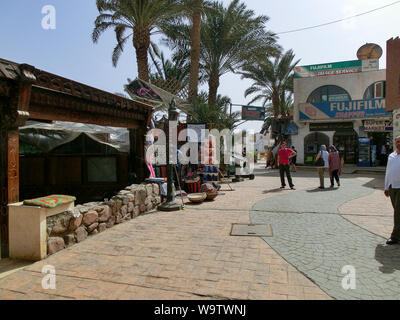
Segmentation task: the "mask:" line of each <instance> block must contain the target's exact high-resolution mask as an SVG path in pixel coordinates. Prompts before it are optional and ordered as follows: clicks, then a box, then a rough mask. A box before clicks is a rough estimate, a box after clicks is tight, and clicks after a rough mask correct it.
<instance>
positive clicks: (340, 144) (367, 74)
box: [291, 60, 392, 166]
mask: <svg viewBox="0 0 400 320" xmlns="http://www.w3.org/2000/svg"><path fill="white" fill-rule="evenodd" d="M378 69H379V67H378V60H354V61H345V62H339V63H328V64H322V65H315V66H305V67H297V68H296V73H295V80H294V105H295V109H294V122H295V123H296V124H297V126H298V128H299V132H298V134H297V135H293V136H292V137H291V139H292V144H293V145H294V146H296V149H297V151H298V156H297V162H298V163H300V164H312V163H313V157H315V155H316V154H317V152H318V151H319V149H320V146H321V145H322V144H325V145H326V146H327V147H328V146H329V145H331V144H333V145H335V146H336V147H337V148H338V150H339V151H340V154H341V157H343V158H344V162H345V163H351V164H360V165H366V166H367V165H375V164H378V165H379V164H384V160H382V161H379V160H380V159H382V155H381V152H382V151H385V149H386V148H388V142H389V143H390V141H391V140H390V139H391V134H392V132H391V131H392V128H391V127H392V125H391V123H392V118H391V114H390V113H387V112H386V110H385V86H386V81H385V80H386V70H378ZM359 138H369V139H370V143H369V144H370V146H369V149H368V147H365V146H364V145H363V141H361V144H360V143H359ZM365 141H368V140H365ZM365 141H364V142H365ZM360 146H361V147H360ZM382 146H385V147H384V148H382ZM367 149H368V151H367ZM371 150H372V152H371ZM375 151H376V152H375ZM387 151H388V150H387ZM367 154H368V156H369V158H368V156H367ZM367 158H368V159H367ZM375 159H377V161H375ZM359 161H361V162H360V163H359ZM361 163H364V164H361ZM368 163H369V164H368Z"/></svg>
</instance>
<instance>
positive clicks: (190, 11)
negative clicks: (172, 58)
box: [180, 0, 211, 101]
mask: <svg viewBox="0 0 400 320" xmlns="http://www.w3.org/2000/svg"><path fill="white" fill-rule="evenodd" d="M180 3H181V6H180V8H181V10H182V13H183V16H184V17H186V18H188V19H189V20H190V79H189V101H192V99H193V98H196V97H197V95H198V86H199V67H200V42H201V38H200V35H201V16H202V15H203V14H204V12H205V10H206V9H207V8H209V7H210V6H211V3H210V2H209V1H206V0H181V1H180Z"/></svg>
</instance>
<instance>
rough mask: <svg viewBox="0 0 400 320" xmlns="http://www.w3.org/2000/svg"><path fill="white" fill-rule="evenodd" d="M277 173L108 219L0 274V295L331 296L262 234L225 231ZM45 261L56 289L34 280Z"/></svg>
mask: <svg viewBox="0 0 400 320" xmlns="http://www.w3.org/2000/svg"><path fill="white" fill-rule="evenodd" d="M277 181H278V180H276V179H271V178H267V177H257V178H256V180H254V181H248V180H246V181H244V182H242V183H238V184H234V185H232V186H233V187H234V188H235V191H234V192H224V193H225V195H221V196H220V197H218V198H217V200H216V201H214V202H209V203H204V204H202V205H200V206H191V205H187V207H186V210H184V211H181V212H171V213H165V212H156V213H152V214H148V215H145V216H140V217H138V218H136V219H133V220H131V221H128V222H126V223H124V224H121V225H118V226H115V227H114V228H112V229H109V230H106V231H105V232H103V233H100V234H98V235H95V236H93V237H91V238H89V239H87V240H86V241H84V242H82V243H79V244H77V245H75V246H72V247H70V248H68V249H66V250H63V251H61V252H59V253H57V254H55V255H53V256H50V257H49V258H47V259H45V260H43V261H41V262H37V263H34V264H32V265H30V266H28V267H26V268H24V269H23V270H19V271H17V272H15V273H13V274H11V275H9V276H7V277H5V278H2V279H0V299H145V300H148V299H160V300H171V299H177V300H179V299H258V300H259V299H266V300H267V299H280V300H285V299H331V298H330V297H329V296H328V295H327V294H325V293H324V292H323V291H322V290H321V289H319V288H318V287H317V286H316V285H315V283H313V282H312V281H310V280H309V279H307V278H306V277H305V276H304V275H302V274H301V273H300V272H299V271H298V270H296V269H295V268H294V267H293V266H291V265H290V264H289V263H287V262H286V261H285V260H284V259H282V258H281V257H280V256H279V255H278V254H277V253H276V252H275V251H274V250H273V249H271V248H270V247H269V245H268V244H266V243H265V242H264V241H263V240H262V239H260V238H256V237H231V236H230V231H231V224H232V223H249V222H250V220H249V210H250V208H251V206H252V205H253V204H254V203H255V202H256V201H258V200H261V199H264V198H266V197H273V196H275V195H276V193H275V192H270V190H275V189H276V183H277ZM278 183H279V182H278ZM313 183H314V181H309V179H306V178H305V179H303V181H302V183H301V185H302V187H304V188H309V187H310V186H311V185H313ZM299 185H300V180H299ZM299 188H300V187H299ZM223 189H224V190H225V189H229V188H225V186H224V188H223ZM290 192H292V191H289V190H286V191H283V192H282V194H285V193H290ZM45 265H53V266H54V267H55V268H56V273H57V281H56V286H57V289H56V290H44V289H42V287H41V281H42V279H43V274H41V270H42V267H43V266H45Z"/></svg>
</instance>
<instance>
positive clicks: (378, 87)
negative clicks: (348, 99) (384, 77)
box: [364, 81, 386, 100]
mask: <svg viewBox="0 0 400 320" xmlns="http://www.w3.org/2000/svg"><path fill="white" fill-rule="evenodd" d="M385 97H386V81H378V82H375V83H373V84H371V85H370V86H369V87H368V88H367V90H365V93H364V99H365V100H369V99H378V98H385Z"/></svg>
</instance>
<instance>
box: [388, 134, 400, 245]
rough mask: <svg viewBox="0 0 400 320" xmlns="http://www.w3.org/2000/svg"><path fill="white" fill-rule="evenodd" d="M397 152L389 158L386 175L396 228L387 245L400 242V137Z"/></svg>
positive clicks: (397, 139) (398, 137) (396, 143)
mask: <svg viewBox="0 0 400 320" xmlns="http://www.w3.org/2000/svg"><path fill="white" fill-rule="evenodd" d="M395 146H396V151H394V152H393V153H391V154H390V155H389V158H388V163H387V167H386V175H385V191H384V193H385V196H386V197H390V200H391V202H392V206H393V209H394V227H393V232H392V235H391V236H390V238H389V239H388V240H387V241H386V244H389V245H391V244H395V243H398V242H399V241H400V136H397V137H396V139H395Z"/></svg>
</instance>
